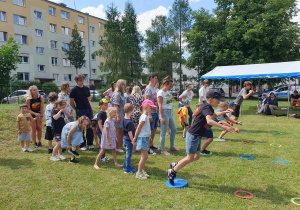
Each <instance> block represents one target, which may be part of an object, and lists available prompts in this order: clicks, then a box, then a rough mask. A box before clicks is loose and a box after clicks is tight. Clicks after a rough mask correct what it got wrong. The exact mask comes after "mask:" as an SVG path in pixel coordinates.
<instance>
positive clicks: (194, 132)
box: [167, 90, 233, 185]
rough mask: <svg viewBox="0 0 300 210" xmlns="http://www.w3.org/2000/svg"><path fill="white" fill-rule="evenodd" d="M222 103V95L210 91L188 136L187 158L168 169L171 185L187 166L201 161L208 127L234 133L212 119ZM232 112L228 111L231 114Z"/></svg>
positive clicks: (172, 164)
mask: <svg viewBox="0 0 300 210" xmlns="http://www.w3.org/2000/svg"><path fill="white" fill-rule="evenodd" d="M220 101H225V99H224V98H223V97H222V95H221V93H220V92H218V91H215V90H210V91H208V92H207V94H206V102H204V103H203V104H202V106H201V109H200V111H199V113H198V115H197V116H196V118H195V120H194V123H193V125H192V126H191V127H190V129H189V130H188V132H187V134H186V153H187V156H186V157H185V158H183V159H182V160H180V161H179V162H178V163H175V162H172V163H171V164H170V167H171V169H167V176H168V179H169V182H170V184H171V185H174V179H175V178H176V173H177V172H178V171H179V170H180V169H182V168H183V167H185V166H186V165H187V164H189V163H191V162H193V161H195V160H199V158H200V146H201V138H202V136H203V135H204V133H205V130H206V127H207V126H208V125H211V126H215V127H219V128H222V129H224V130H226V131H228V132H231V131H233V128H230V127H228V126H225V125H222V124H219V123H217V122H215V121H214V120H213V119H212V116H213V114H214V109H213V107H217V106H218V104H219V102H220ZM229 112H230V111H228V113H229Z"/></svg>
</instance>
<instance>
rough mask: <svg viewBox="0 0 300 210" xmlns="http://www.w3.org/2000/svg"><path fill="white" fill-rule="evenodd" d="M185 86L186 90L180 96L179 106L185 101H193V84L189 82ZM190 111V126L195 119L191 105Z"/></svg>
mask: <svg viewBox="0 0 300 210" xmlns="http://www.w3.org/2000/svg"><path fill="white" fill-rule="evenodd" d="M185 88H186V90H185V91H184V92H183V93H182V94H181V95H180V96H179V104H178V108H180V107H183V102H184V101H191V100H192V99H193V96H194V93H193V91H192V85H191V84H187V85H186V86H185ZM188 111H189V126H191V124H192V121H193V111H192V109H191V107H188Z"/></svg>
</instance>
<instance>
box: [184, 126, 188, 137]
mask: <svg viewBox="0 0 300 210" xmlns="http://www.w3.org/2000/svg"><path fill="white" fill-rule="evenodd" d="M188 129H189V126H186V127H184V129H183V136H186V132H187V131H188Z"/></svg>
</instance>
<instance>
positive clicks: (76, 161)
mask: <svg viewBox="0 0 300 210" xmlns="http://www.w3.org/2000/svg"><path fill="white" fill-rule="evenodd" d="M69 162H70V163H79V161H78V160H75V158H74V159H73V160H71V158H70V161H69Z"/></svg>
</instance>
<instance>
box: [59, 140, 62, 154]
mask: <svg viewBox="0 0 300 210" xmlns="http://www.w3.org/2000/svg"><path fill="white" fill-rule="evenodd" d="M58 154H59V155H62V148H61V141H60V142H59V148H58Z"/></svg>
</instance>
